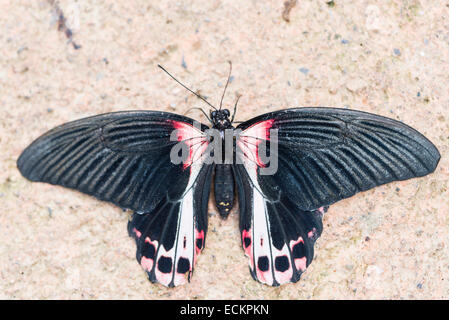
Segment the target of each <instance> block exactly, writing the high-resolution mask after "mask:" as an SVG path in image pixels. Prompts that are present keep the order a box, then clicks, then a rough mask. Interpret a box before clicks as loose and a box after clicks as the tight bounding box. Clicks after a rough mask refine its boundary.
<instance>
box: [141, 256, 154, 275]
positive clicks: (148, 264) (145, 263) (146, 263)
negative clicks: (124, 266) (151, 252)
mask: <svg viewBox="0 0 449 320" xmlns="http://www.w3.org/2000/svg"><path fill="white" fill-rule="evenodd" d="M153 264H154V261H153V259H150V258H147V257H142V259H140V265H141V266H142V268H144V269H145V270H146V271H148V272H150V271H151V269H153Z"/></svg>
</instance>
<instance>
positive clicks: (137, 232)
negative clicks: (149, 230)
mask: <svg viewBox="0 0 449 320" xmlns="http://www.w3.org/2000/svg"><path fill="white" fill-rule="evenodd" d="M133 232H134V233H135V234H136V237H137V238H140V237H141V236H142V232H140V231H139V230H137V229H136V228H133Z"/></svg>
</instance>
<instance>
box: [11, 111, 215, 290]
mask: <svg viewBox="0 0 449 320" xmlns="http://www.w3.org/2000/svg"><path fill="white" fill-rule="evenodd" d="M206 128H207V127H206V126H204V125H202V126H198V128H197V127H196V126H194V123H193V120H191V119H189V118H187V117H183V116H179V115H175V114H171V113H165V112H154V111H136V112H132V111H129V112H117V113H110V114H104V115H99V116H94V117H90V118H85V119H81V120H77V121H74V122H70V123H66V124H64V125H62V126H59V127H56V128H55V129H53V130H50V131H49V132H47V133H46V134H44V135H43V136H41V137H40V138H38V139H37V140H36V141H34V142H33V143H32V144H31V145H30V146H29V147H28V148H27V149H25V151H24V152H23V153H22V155H21V156H20V158H19V160H18V162H17V164H18V168H19V170H20V171H21V173H22V174H23V175H24V176H25V177H27V178H28V179H30V180H32V181H42V182H48V183H52V184H56V185H62V186H64V187H68V188H72V189H76V190H78V191H81V192H83V193H86V194H89V195H92V196H95V197H96V198H98V199H100V200H105V201H109V202H112V203H114V204H116V205H118V206H120V207H122V208H127V209H131V210H134V211H135V212H136V213H134V216H133V219H132V221H131V222H130V224H129V231H130V235H132V236H133V237H134V238H135V239H136V243H137V259H138V261H139V263H140V264H141V265H142V267H143V268H144V269H145V270H146V271H147V272H148V274H149V278H150V280H151V281H153V282H160V283H162V284H164V285H167V286H174V285H178V284H181V283H183V282H184V281H185V279H186V275H190V273H191V272H192V271H193V266H194V263H195V261H196V257H197V255H198V254H199V253H200V251H201V250H202V249H203V247H204V241H205V237H206V232H207V201H208V198H209V190H210V181H211V166H210V165H206V164H203V162H202V159H201V154H202V151H203V150H204V149H205V147H206V146H207V144H208V140H207V139H206V137H205V135H204V132H203V131H204V130H205V129H206ZM174 130H176V131H175V134H174V136H172V133H173V132H174ZM178 142H181V143H182V144H185V145H186V146H187V150H188V152H189V155H188V157H187V161H186V162H184V163H178V164H175V163H173V162H172V161H171V159H170V154H171V153H170V152H171V150H172V148H173V146H174V145H175V144H177V143H178ZM153 261H155V262H153Z"/></svg>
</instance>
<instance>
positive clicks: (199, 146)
mask: <svg viewBox="0 0 449 320" xmlns="http://www.w3.org/2000/svg"><path fill="white" fill-rule="evenodd" d="M170 121H171V122H172V124H173V127H174V128H175V129H176V130H177V134H178V141H183V142H184V143H185V144H187V145H188V146H189V157H188V158H187V160H186V161H185V162H184V165H183V168H184V169H186V168H188V167H190V166H191V165H192V163H193V162H195V161H196V160H198V159H200V158H201V156H202V155H203V153H204V151H205V150H206V148H207V145H208V144H209V142H208V141H207V140H206V137H205V135H204V133H203V132H202V131H201V130H200V129H198V128H195V127H194V126H192V125H190V124H188V123H185V122H180V121H174V120H170Z"/></svg>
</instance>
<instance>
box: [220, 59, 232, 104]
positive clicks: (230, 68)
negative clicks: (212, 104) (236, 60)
mask: <svg viewBox="0 0 449 320" xmlns="http://www.w3.org/2000/svg"><path fill="white" fill-rule="evenodd" d="M228 63H229V74H228V80H227V81H226V85H225V88H224V90H223V94H222V96H221V100H220V109H219V110H221V106H222V104H223V98H224V96H225V93H226V89H227V88H228V84H229V80H230V79H231V72H232V62H231V61H228Z"/></svg>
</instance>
